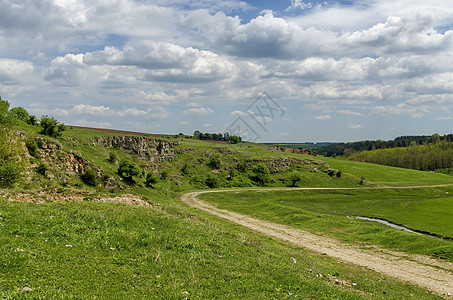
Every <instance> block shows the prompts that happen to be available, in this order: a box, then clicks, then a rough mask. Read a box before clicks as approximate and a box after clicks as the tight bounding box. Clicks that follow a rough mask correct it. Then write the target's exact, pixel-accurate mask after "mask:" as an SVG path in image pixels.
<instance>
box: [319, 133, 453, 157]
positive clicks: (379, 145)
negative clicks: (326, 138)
mask: <svg viewBox="0 0 453 300" xmlns="http://www.w3.org/2000/svg"><path fill="white" fill-rule="evenodd" d="M440 141H445V142H453V134H447V135H444V136H440V135H438V134H433V135H408V136H400V137H397V138H395V139H394V140H390V141H382V140H376V141H360V142H350V143H336V144H331V145H327V146H323V147H320V148H318V149H316V151H317V152H318V154H320V155H323V156H329V157H330V156H338V155H352V154H354V153H356V152H362V151H370V150H376V149H388V148H398V147H408V146H411V145H412V146H413V145H423V144H425V145H426V144H432V143H437V142H440Z"/></svg>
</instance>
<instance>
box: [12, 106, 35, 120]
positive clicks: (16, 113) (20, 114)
mask: <svg viewBox="0 0 453 300" xmlns="http://www.w3.org/2000/svg"><path fill="white" fill-rule="evenodd" d="M9 115H10V116H11V117H12V118H15V119H17V120H21V121H24V122H28V120H29V119H30V115H29V114H28V112H27V110H25V108H23V107H20V106H19V107H13V108H11V109H10V110H9Z"/></svg>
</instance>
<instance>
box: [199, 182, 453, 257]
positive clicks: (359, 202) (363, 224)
mask: <svg viewBox="0 0 453 300" xmlns="http://www.w3.org/2000/svg"><path fill="white" fill-rule="evenodd" d="M452 192H453V187H442V188H441V187H439V188H418V189H388V190H387V189H385V190H384V189H360V190H295V191H260V192H257V191H243V192H235V193H215V194H214V193H213V194H209V193H208V194H203V195H201V196H200V197H201V199H203V200H206V201H209V202H212V203H216V204H218V205H219V207H220V208H225V209H229V210H233V211H238V212H242V213H245V214H248V215H252V216H255V217H257V218H262V219H266V220H271V221H273V222H279V223H283V224H288V225H291V226H295V227H299V228H304V229H308V230H311V231H313V232H319V233H322V234H328V235H333V236H335V237H338V238H340V239H342V240H344V241H348V242H352V243H364V244H375V245H379V246H382V247H385V248H390V249H399V250H402V251H408V252H412V253H419V254H428V255H431V256H435V257H441V258H445V259H448V260H450V261H453V240H445V239H440V238H436V237H430V236H424V235H416V234H413V233H407V232H404V231H401V230H398V229H393V228H390V227H388V226H385V225H382V224H377V223H376V222H371V221H362V220H353V219H350V218H347V216H365V217H373V218H379V219H384V220H388V221H391V222H393V223H395V224H400V225H404V226H406V227H408V228H410V229H413V230H417V231H423V232H429V233H431V234H435V235H439V236H443V237H447V238H453V223H452V222H451V220H452V219H453V197H452V196H450V195H451V194H452Z"/></svg>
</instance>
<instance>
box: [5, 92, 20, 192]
mask: <svg viewBox="0 0 453 300" xmlns="http://www.w3.org/2000/svg"><path fill="white" fill-rule="evenodd" d="M0 100H1V98H0ZM5 102H6V101H5ZM0 106H1V103H0ZM0 125H1V124H0ZM24 150H25V149H24V147H23V146H22V142H21V141H20V139H19V138H18V136H17V134H14V133H13V132H11V131H10V130H9V129H8V128H6V127H4V128H0V186H4V187H9V186H12V185H13V184H14V183H15V182H17V181H18V180H19V179H20V177H21V173H22V170H23V163H24V161H23V160H21V157H23V156H24V154H25V153H24V152H25V151H24Z"/></svg>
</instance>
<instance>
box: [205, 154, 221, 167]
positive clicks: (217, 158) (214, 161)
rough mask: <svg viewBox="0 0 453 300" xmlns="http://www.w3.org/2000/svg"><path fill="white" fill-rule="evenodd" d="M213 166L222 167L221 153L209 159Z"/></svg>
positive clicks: (210, 164)
mask: <svg viewBox="0 0 453 300" xmlns="http://www.w3.org/2000/svg"><path fill="white" fill-rule="evenodd" d="M208 165H209V166H210V167H211V168H213V169H220V166H221V165H222V161H221V160H220V156H219V155H213V156H211V159H210V160H209V164H208Z"/></svg>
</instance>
